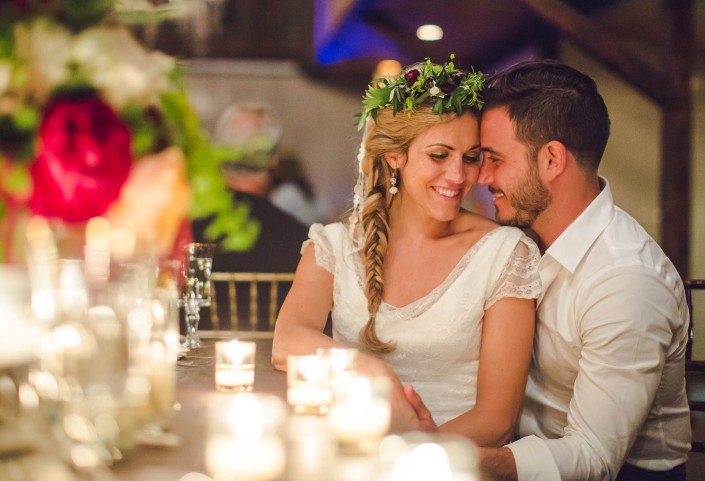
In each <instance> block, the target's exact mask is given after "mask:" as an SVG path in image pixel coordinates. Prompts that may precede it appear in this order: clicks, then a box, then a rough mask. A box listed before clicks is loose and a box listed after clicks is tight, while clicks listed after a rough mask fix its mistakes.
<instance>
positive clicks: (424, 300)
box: [354, 226, 504, 316]
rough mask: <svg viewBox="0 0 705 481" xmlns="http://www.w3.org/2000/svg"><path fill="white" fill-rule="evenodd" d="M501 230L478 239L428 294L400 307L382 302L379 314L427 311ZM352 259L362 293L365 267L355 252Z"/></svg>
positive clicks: (490, 232) (414, 313)
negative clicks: (478, 252) (476, 254)
mask: <svg viewBox="0 0 705 481" xmlns="http://www.w3.org/2000/svg"><path fill="white" fill-rule="evenodd" d="M502 229H504V226H499V227H495V228H494V229H492V230H491V231H489V232H487V233H486V234H484V235H483V236H482V237H480V238H479V239H478V240H477V242H475V243H474V244H473V245H472V246H470V247H469V248H468V250H467V252H465V254H463V255H462V256H461V257H460V259H459V260H458V262H457V263H456V264H455V266H454V267H453V269H451V271H450V272H449V273H448V275H447V276H446V278H445V279H444V280H443V281H442V282H441V283H440V284H438V285H437V286H436V287H434V288H433V289H431V291H430V292H429V293H428V294H426V295H424V296H421V297H420V298H418V299H416V300H413V301H411V302H409V303H408V304H406V305H404V306H401V307H397V306H394V305H392V304H389V303H387V302H386V301H384V300H382V303H381V304H380V307H379V312H380V313H387V312H393V313H395V314H397V315H407V314H409V313H410V312H411V313H413V315H414V316H415V315H418V314H420V313H421V312H423V311H425V310H427V309H428V308H429V307H430V306H431V305H432V304H434V303H435V302H436V301H437V300H438V298H439V297H441V295H443V293H444V292H446V291H447V290H448V288H449V287H450V286H451V285H452V284H453V282H455V280H456V279H457V278H458V276H459V275H460V274H461V273H462V272H463V271H464V270H465V268H466V267H467V265H468V264H469V263H470V261H471V260H472V259H473V258H474V257H475V253H476V252H477V250H478V249H480V247H482V245H484V244H485V243H487V241H488V240H489V239H490V238H491V237H492V236H493V235H494V233H495V232H498V231H500V230H502ZM354 257H355V277H356V278H357V283H358V286H359V287H360V289H361V290H362V291H363V292H364V290H365V284H364V281H363V280H364V279H365V266H364V264H363V263H362V259H360V256H359V255H358V252H357V251H355V252H354Z"/></svg>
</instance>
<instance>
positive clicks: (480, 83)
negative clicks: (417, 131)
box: [357, 54, 487, 129]
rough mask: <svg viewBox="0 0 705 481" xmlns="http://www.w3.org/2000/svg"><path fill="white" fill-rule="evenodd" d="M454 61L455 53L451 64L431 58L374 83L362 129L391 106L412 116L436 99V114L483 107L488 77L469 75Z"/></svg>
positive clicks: (361, 119) (360, 119) (364, 107)
mask: <svg viewBox="0 0 705 481" xmlns="http://www.w3.org/2000/svg"><path fill="white" fill-rule="evenodd" d="M454 59H455V55H454V54H451V56H450V60H449V61H448V62H446V63H444V64H443V65H436V64H433V63H431V60H430V59H428V58H427V59H426V61H425V62H424V63H423V64H421V65H420V66H414V67H412V68H409V69H408V70H403V71H402V72H401V73H400V74H399V75H398V76H397V77H394V78H378V79H375V80H373V81H372V82H371V83H370V85H369V87H368V89H367V91H366V92H365V95H364V96H363V99H362V111H361V112H360V113H359V114H358V123H357V127H358V129H362V128H363V127H364V126H365V122H366V121H367V118H368V117H370V118H372V120H377V112H378V111H379V109H383V108H386V107H391V108H392V111H393V112H394V114H395V115H396V114H397V113H399V112H401V111H405V112H406V113H407V114H408V115H411V114H412V113H413V112H414V110H415V109H417V108H418V107H419V106H420V105H421V104H423V103H424V102H426V101H427V100H428V99H429V97H430V98H433V99H435V100H434V101H433V111H434V112H436V113H438V114H439V115H441V114H444V113H446V112H451V111H456V112H458V113H460V112H462V110H463V108H464V107H466V106H473V105H475V106H477V107H478V108H482V97H481V95H480V94H481V92H482V90H483V89H484V87H485V82H486V78H487V76H486V75H485V74H484V73H482V72H475V71H474V70H473V71H471V72H470V73H469V74H465V73H464V72H462V71H460V70H458V69H456V68H455V63H454V62H453V60H454Z"/></svg>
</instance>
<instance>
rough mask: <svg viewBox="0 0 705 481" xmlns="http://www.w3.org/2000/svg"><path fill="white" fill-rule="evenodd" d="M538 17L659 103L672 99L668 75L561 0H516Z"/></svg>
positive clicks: (662, 103) (660, 104)
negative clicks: (627, 48)
mask: <svg viewBox="0 0 705 481" xmlns="http://www.w3.org/2000/svg"><path fill="white" fill-rule="evenodd" d="M518 1H519V2H521V3H523V4H524V5H526V6H527V7H528V8H529V9H531V11H532V12H533V13H534V14H535V15H537V16H538V17H540V18H542V19H543V20H545V21H546V22H547V23H548V24H550V25H551V26H552V27H554V28H555V29H556V30H558V31H559V32H560V33H561V34H562V35H563V36H564V37H566V38H568V39H570V40H571V41H573V42H575V43H576V44H577V45H579V46H580V47H582V48H583V49H585V50H586V51H587V52H588V53H590V54H591V55H593V56H594V57H595V58H596V59H598V60H599V61H601V62H603V63H604V64H606V65H607V66H609V67H610V68H611V69H612V70H613V71H614V72H616V73H617V74H618V75H620V76H621V77H623V78H624V79H625V80H626V81H627V82H629V83H630V84H631V85H633V86H634V87H636V88H637V89H638V90H640V91H641V92H642V93H644V94H645V95H646V96H648V97H649V98H650V99H651V100H653V101H654V102H655V103H656V104H658V105H659V106H662V107H663V106H665V105H668V104H669V103H670V102H671V101H672V100H673V98H672V97H673V95H672V93H671V90H670V89H668V88H664V86H665V85H669V78H668V77H667V76H666V75H665V74H664V73H663V72H662V71H661V70H658V69H655V68H654V67H652V66H651V65H649V64H648V63H646V62H644V61H642V60H641V59H639V58H638V57H636V56H635V55H634V54H633V53H631V52H630V51H628V50H626V49H625V48H624V47H622V45H621V44H620V43H619V41H618V39H616V38H614V37H612V36H611V35H609V34H608V33H607V32H605V31H604V30H603V29H601V28H600V27H599V25H597V24H596V23H595V22H593V21H592V20H591V19H590V18H589V17H587V16H585V15H583V14H582V13H580V12H579V11H578V10H576V9H575V8H573V7H571V6H570V5H568V4H566V2H565V1H563V0H518Z"/></svg>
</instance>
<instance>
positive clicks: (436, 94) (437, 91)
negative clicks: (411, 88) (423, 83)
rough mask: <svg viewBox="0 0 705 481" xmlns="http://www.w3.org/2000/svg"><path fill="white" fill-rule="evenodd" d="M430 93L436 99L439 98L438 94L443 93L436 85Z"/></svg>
mask: <svg viewBox="0 0 705 481" xmlns="http://www.w3.org/2000/svg"><path fill="white" fill-rule="evenodd" d="M428 93H429V94H431V95H432V96H434V97H438V94H439V93H441V89H439V88H438V87H436V86H435V85H434V86H433V87H431V88H430V89H429V90H428Z"/></svg>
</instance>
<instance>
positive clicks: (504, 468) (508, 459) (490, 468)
mask: <svg viewBox="0 0 705 481" xmlns="http://www.w3.org/2000/svg"><path fill="white" fill-rule="evenodd" d="M477 451H478V462H479V465H480V472H482V474H483V475H486V476H489V478H490V479H493V480H496V481H517V479H518V478H517V466H516V462H515V461H514V455H513V454H512V451H511V449H509V448H477Z"/></svg>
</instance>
